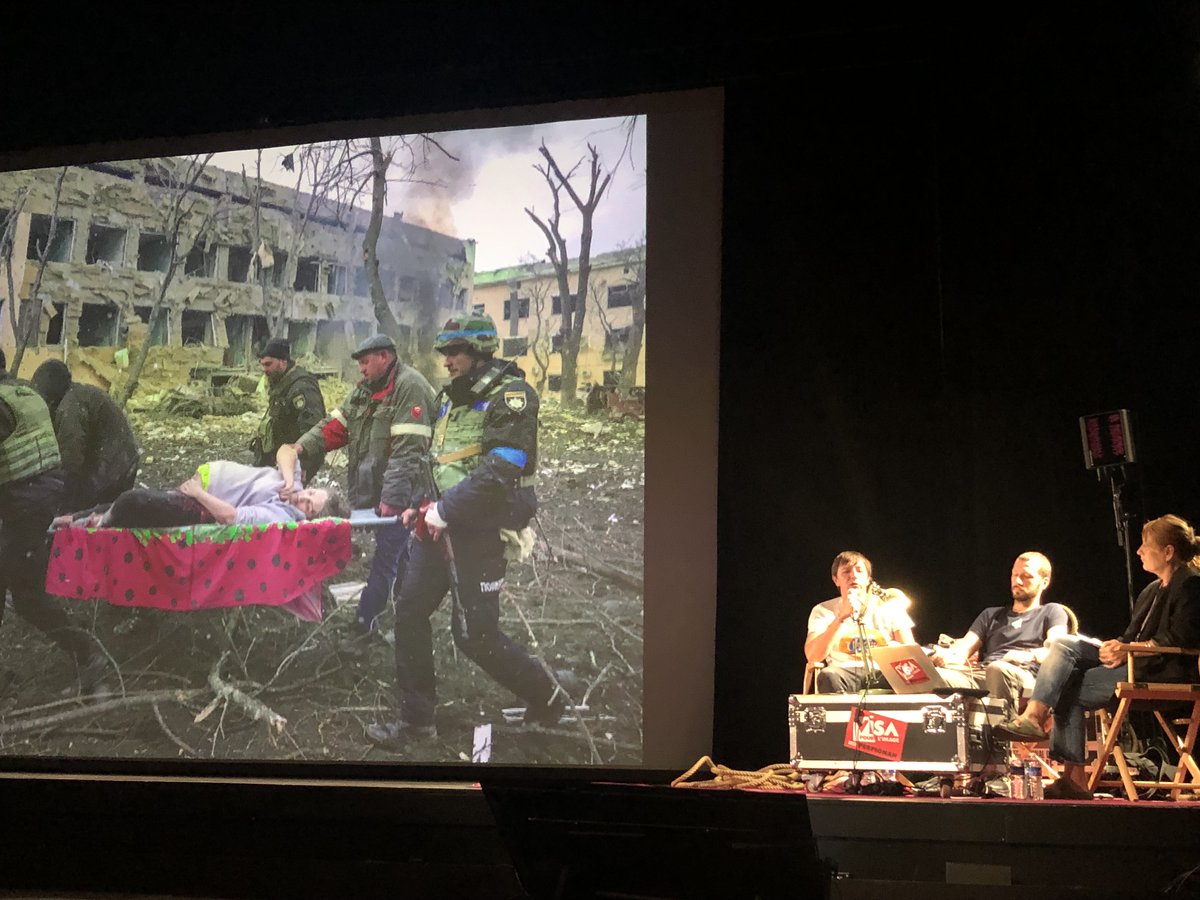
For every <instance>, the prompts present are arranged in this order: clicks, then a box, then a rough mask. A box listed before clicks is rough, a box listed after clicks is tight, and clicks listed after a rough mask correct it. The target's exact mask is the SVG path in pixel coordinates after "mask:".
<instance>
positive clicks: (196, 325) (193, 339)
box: [180, 309, 213, 347]
mask: <svg viewBox="0 0 1200 900" xmlns="http://www.w3.org/2000/svg"><path fill="white" fill-rule="evenodd" d="M180 336H181V337H182V339H183V345H184V346H185V347H187V346H190V345H193V344H199V345H201V346H205V347H208V346H211V345H212V343H213V314H212V313H211V312H204V311H203V310H199V309H185V310H184V311H183V321H182V322H181V324H180Z"/></svg>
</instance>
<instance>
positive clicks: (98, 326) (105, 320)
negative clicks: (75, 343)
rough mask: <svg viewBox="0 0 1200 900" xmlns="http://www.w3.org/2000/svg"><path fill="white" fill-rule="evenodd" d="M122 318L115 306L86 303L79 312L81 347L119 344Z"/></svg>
mask: <svg viewBox="0 0 1200 900" xmlns="http://www.w3.org/2000/svg"><path fill="white" fill-rule="evenodd" d="M120 321H121V317H120V315H119V313H118V310H117V308H116V307H115V306H110V305H109V304H107V303H85V304H83V308H82V309H81V310H80V311H79V346H80V347H111V346H113V345H114V344H116V343H117V329H118V326H119V325H120Z"/></svg>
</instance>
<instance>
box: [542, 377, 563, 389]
mask: <svg viewBox="0 0 1200 900" xmlns="http://www.w3.org/2000/svg"><path fill="white" fill-rule="evenodd" d="M546 387H548V388H549V389H550V390H552V391H561V390H562V376H561V375H551V376H550V381H549V383H548V384H547V385H546Z"/></svg>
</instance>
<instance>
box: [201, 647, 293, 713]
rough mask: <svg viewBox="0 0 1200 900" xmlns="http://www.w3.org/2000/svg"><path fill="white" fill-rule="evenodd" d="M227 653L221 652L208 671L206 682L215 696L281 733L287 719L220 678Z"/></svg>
mask: <svg viewBox="0 0 1200 900" xmlns="http://www.w3.org/2000/svg"><path fill="white" fill-rule="evenodd" d="M228 655H229V652H228V651H226V652H225V653H222V654H221V658H220V659H218V660H217V661H216V663H214V664H213V667H212V671H211V672H209V673H208V684H209V686H210V687H211V688H212V689H213V691H214V692H215V693H216V695H217V698H218V699H224V700H226V701H227V702H229V703H233V704H236V705H237V706H240V707H241V708H242V709H244V710H245V711H246V712H247V713H249V714H250V717H251V718H252V719H255V720H262V721H265V722H266V723H267V724H268V725H269V726H270V727H272V728H274V729H275V731H277V732H279V733H282V732H283V729H284V728H286V727H287V719H285V718H284V717H283V716H281V715H280V714H279V713H277V712H275V710H273V709H271V707H269V706H267V705H266V704H265V703H263V702H262V701H260V700H255V699H254V698H253V697H251V696H250V695H249V694H246V693H244V692H243V691H240V690H238V689H237V688H235V687H234V686H233V685H231V684H229V683H227V682H225V681H223V680H222V679H221V663H223V662H225V658H226V657H227V656H228ZM202 715H203V714H202Z"/></svg>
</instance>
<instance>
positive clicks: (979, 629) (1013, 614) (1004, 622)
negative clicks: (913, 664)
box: [933, 551, 1070, 713]
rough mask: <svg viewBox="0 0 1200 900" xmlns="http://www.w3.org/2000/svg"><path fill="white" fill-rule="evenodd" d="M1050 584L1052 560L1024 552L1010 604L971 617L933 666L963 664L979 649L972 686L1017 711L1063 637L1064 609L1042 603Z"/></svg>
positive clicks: (937, 654) (1067, 625)
mask: <svg viewBox="0 0 1200 900" xmlns="http://www.w3.org/2000/svg"><path fill="white" fill-rule="evenodd" d="M1049 586H1050V560H1048V559H1047V558H1046V557H1045V556H1044V555H1042V554H1041V553H1037V552H1036V551H1029V552H1027V553H1022V554H1021V555H1020V556H1018V557H1017V559H1016V562H1014V563H1013V568H1012V578H1011V581H1010V587H1011V588H1012V604H1011V605H1009V606H991V607H988V608H987V609H985V610H984V611H983V612H981V613H980V614H979V615H978V616H976V617H975V621H974V622H972V623H971V627H970V628H969V629H968V630H967V633H966V634H964V635H963V636H962V637H961V638H959V639H958V640H956V641H955V642H954V643H953V644H951V645H950V646H949V647H946V648H944V649H940V650H938V651H936V652H935V653H934V654H933V662H934V664H935V665H939V666H941V665H949V666H963V665H966V664H967V663H968V661H969V660H970V658H971V656H972V654H974V653H975V652H976V651H978V653H979V665H978V666H975V667H972V668H971V669H970V671H969V675H970V677H971V680H972V681H973V682H974V684H975V686H976V687H986V688H987V692H988V693H989V694H990V695H991V696H993V697H995V698H997V699H1000V700H1006V701H1008V704H1009V711H1010V713H1015V712H1016V710H1017V704H1018V703H1019V701H1020V699H1021V695H1022V693H1023V692H1025V691H1029V690H1032V689H1033V682H1034V678H1035V677H1036V675H1037V670H1038V665H1039V664H1040V663H1041V662H1042V660H1044V659H1045V658H1046V655H1047V654H1048V653H1049V652H1050V651H1049V649H1048V643H1049V642H1050V641H1052V640H1053V639H1054V638H1057V637H1062V636H1063V635H1066V634H1067V633H1068V631H1069V630H1070V618H1069V616H1068V614H1067V609H1066V607H1064V606H1062V605H1061V604H1058V603H1042V594H1043V593H1045V591H1046V589H1047V588H1048V587H1049Z"/></svg>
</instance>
